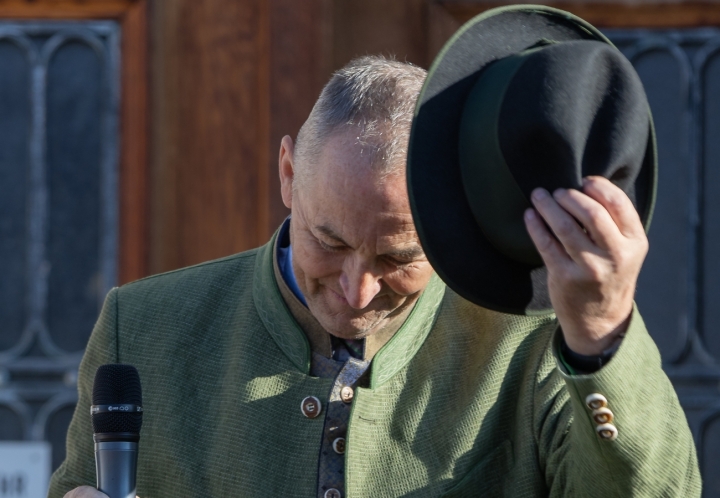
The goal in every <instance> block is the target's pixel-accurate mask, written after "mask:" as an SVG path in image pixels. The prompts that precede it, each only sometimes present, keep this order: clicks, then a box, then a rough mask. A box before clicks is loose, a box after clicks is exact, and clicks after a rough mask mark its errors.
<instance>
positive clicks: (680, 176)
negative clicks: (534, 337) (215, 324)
mask: <svg viewBox="0 0 720 498" xmlns="http://www.w3.org/2000/svg"><path fill="white" fill-rule="evenodd" d="M496 5H497V4H496V3H493V4H491V3H487V2H480V1H469V0H468V1H452V2H449V1H437V0H392V1H387V0H202V1H197V0H77V1H71V0H34V1H29V0H28V1H21V0H0V275H2V278H1V279H0V440H42V439H47V440H49V441H50V442H51V443H52V445H53V468H54V467H56V466H57V465H59V463H60V462H61V461H62V459H63V457H64V451H65V448H64V438H65V431H66V428H67V425H68V423H69V421H70V418H71V416H72V412H73V410H74V406H75V402H76V385H75V382H76V379H77V365H78V362H79V359H80V357H81V355H82V349H83V347H84V344H85V342H86V341H87V338H88V336H89V334H90V331H91V329H92V324H93V323H94V321H95V318H96V316H97V313H98V311H99V306H100V305H101V303H102V299H103V297H104V295H105V293H106V292H107V290H108V289H109V288H111V287H112V286H114V285H118V284H121V283H124V282H127V281H130V280H134V279H136V278H140V277H143V276H145V275H149V274H153V273H158V272H162V271H167V270H172V269H175V268H179V267H182V266H187V265H190V264H194V263H198V262H201V261H205V260H208V259H212V258H216V257H220V256H224V255H227V254H231V253H234V252H238V251H241V250H245V249H249V248H252V247H255V246H258V245H260V244H262V243H264V242H265V241H266V240H267V239H268V238H269V237H270V235H271V234H272V232H273V231H274V230H275V228H276V227H277V226H278V224H279V223H280V222H281V220H282V219H283V218H284V217H285V216H286V214H287V213H286V210H285V208H284V207H283V205H282V202H281V200H280V193H279V184H278V180H277V173H276V164H277V154H278V148H279V143H280V138H281V137H282V136H283V135H284V134H290V135H292V136H293V137H294V136H295V134H296V133H297V130H298V129H299V127H300V125H301V124H302V122H303V120H304V119H305V117H306V116H307V114H308V112H309V111H310V109H311V107H312V105H313V103H314V101H315V99H316V97H317V95H318V93H319V91H320V89H321V88H322V85H323V83H324V82H325V81H326V80H327V78H328V77H329V76H330V74H331V72H332V71H333V70H334V69H337V68H339V67H341V66H342V65H344V64H345V63H346V62H347V61H348V60H350V59H351V58H352V57H354V56H358V55H363V54H372V53H383V54H386V55H395V56H396V57H397V58H398V59H401V60H408V61H410V62H413V63H415V64H418V65H420V66H423V67H426V68H427V67H428V65H429V64H430V62H431V61H432V59H433V57H434V56H435V54H436V53H437V52H438V51H439V49H440V47H441V46H442V44H443V43H444V42H445V41H446V40H447V39H448V38H449V37H450V36H451V35H452V33H454V32H455V30H457V28H458V27H459V26H461V24H462V23H463V22H464V21H466V20H467V19H469V18H470V17H472V16H473V15H476V14H478V13H480V12H482V11H484V10H486V9H487V8H490V7H492V6H496ZM551 5H553V6H556V7H560V8H563V9H566V10H570V11H571V12H573V13H575V14H577V15H579V16H581V17H583V18H585V19H587V20H588V21H590V22H591V23H593V24H595V25H596V26H598V27H600V28H601V29H603V30H604V31H605V32H606V33H607V34H608V36H610V38H611V39H612V40H613V41H614V42H615V43H616V44H617V45H618V47H619V48H620V49H621V50H622V51H623V52H624V53H625V54H626V55H627V56H628V58H630V60H631V61H632V62H633V64H634V65H635V66H636V68H637V70H638V72H639V74H640V76H641V78H642V80H643V82H644V84H645V87H646V91H647V93H648V97H649V100H650V104H651V107H652V111H653V114H654V118H655V124H656V127H657V134H658V148H659V151H658V152H659V162H660V182H659V197H658V205H657V209H656V214H655V221H654V222H653V226H652V229H651V232H650V240H651V249H650V254H649V256H648V260H647V262H646V265H645V267H644V270H643V273H642V275H641V278H640V282H639V289H638V298H637V300H638V305H639V307H640V310H641V312H642V313H643V316H644V317H645V319H646V321H647V323H648V328H649V330H650V332H651V334H652V335H653V337H654V338H655V340H656V342H657V343H658V346H659V347H660V349H661V352H662V355H663V362H664V368H665V370H666V371H667V373H668V375H669V376H670V378H671V380H672V381H673V383H674V385H675V387H676V389H677V391H678V395H679V397H680V401H681V403H682V405H683V407H684V408H685V411H686V414H687V417H688V420H689V422H690V426H691V428H692V430H693V433H694V435H695V438H696V443H697V449H698V454H699V457H700V460H701V465H702V470H703V475H704V480H705V496H708V497H711V496H712V497H720V474H718V473H717V472H713V469H715V468H716V467H717V465H718V463H719V462H720V365H719V364H718V360H719V359H720V332H719V331H717V330H716V329H715V326H716V324H718V323H720V196H717V195H715V190H717V187H718V186H720V30H719V28H720V4H718V3H713V2H708V3H698V2H674V3H660V2H649V1H647V2H636V3H632V4H629V3H620V2H613V1H607V0H596V1H590V2H589V1H576V2H564V3H554V4H551ZM83 409H85V408H83ZM657 416H659V417H662V416H665V415H664V413H663V409H662V407H657ZM678 423H682V421H678ZM88 437H90V428H88ZM668 465H672V462H668Z"/></svg>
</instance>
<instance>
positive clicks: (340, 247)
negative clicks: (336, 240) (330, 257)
mask: <svg viewBox="0 0 720 498" xmlns="http://www.w3.org/2000/svg"><path fill="white" fill-rule="evenodd" d="M317 242H318V244H319V245H320V247H322V248H323V249H324V250H326V251H328V252H338V251H342V250H343V249H345V246H343V245H337V246H331V245H330V244H326V243H325V242H323V241H322V240H320V239H317Z"/></svg>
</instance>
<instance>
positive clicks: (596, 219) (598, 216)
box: [587, 207, 603, 226]
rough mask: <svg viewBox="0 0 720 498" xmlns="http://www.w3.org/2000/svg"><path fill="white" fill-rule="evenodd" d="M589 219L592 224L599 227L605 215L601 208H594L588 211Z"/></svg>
mask: <svg viewBox="0 0 720 498" xmlns="http://www.w3.org/2000/svg"><path fill="white" fill-rule="evenodd" d="M587 217H588V221H589V222H590V223H591V224H593V225H594V226H597V225H598V224H599V223H600V222H601V221H602V220H603V213H602V211H601V210H600V209H599V208H597V207H592V208H589V209H588V214H587Z"/></svg>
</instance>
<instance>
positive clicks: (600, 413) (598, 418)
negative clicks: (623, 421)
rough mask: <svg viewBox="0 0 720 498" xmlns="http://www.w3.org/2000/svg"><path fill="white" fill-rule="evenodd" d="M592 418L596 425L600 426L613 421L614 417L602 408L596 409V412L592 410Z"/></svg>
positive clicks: (606, 409) (608, 410)
mask: <svg viewBox="0 0 720 498" xmlns="http://www.w3.org/2000/svg"><path fill="white" fill-rule="evenodd" d="M592 418H593V420H594V421H595V422H596V423H598V424H600V425H602V424H609V423H611V422H612V421H613V419H614V418H615V416H614V415H613V412H611V411H610V409H609V408H606V407H602V408H598V409H597V410H593V412H592Z"/></svg>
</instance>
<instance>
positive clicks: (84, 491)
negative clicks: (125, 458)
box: [63, 486, 139, 498]
mask: <svg viewBox="0 0 720 498" xmlns="http://www.w3.org/2000/svg"><path fill="white" fill-rule="evenodd" d="M63 498H108V496H107V495H106V494H105V493H101V492H100V491H98V490H97V489H95V488H92V487H90V486H80V487H79V488H75V489H73V490H72V491H68V492H67V493H65V496H63ZM135 498H139V497H135Z"/></svg>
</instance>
